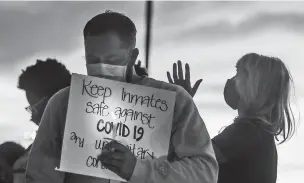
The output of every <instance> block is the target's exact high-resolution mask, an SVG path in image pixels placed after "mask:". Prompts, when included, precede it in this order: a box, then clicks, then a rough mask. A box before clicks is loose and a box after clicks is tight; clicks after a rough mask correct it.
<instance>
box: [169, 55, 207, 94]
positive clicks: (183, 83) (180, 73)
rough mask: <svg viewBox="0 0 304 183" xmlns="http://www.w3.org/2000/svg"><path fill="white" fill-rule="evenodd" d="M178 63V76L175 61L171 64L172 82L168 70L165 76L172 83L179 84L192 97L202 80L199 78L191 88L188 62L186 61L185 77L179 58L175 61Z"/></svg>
mask: <svg viewBox="0 0 304 183" xmlns="http://www.w3.org/2000/svg"><path fill="white" fill-rule="evenodd" d="M177 64H178V77H177V68H176V63H174V64H173V79H174V82H173V80H172V78H171V74H170V72H167V77H168V81H169V82H170V83H172V84H176V85H180V86H181V87H183V88H184V89H185V90H186V91H187V92H188V93H189V94H190V95H191V96H192V97H194V95H195V93H196V91H197V89H198V87H199V85H200V84H201V82H202V81H203V80H202V79H199V80H197V81H196V82H195V84H194V86H193V88H192V87H191V81H190V67H189V64H188V63H186V66H185V68H186V74H185V79H184V74H183V68H182V62H181V61H180V60H179V61H178V62H177Z"/></svg>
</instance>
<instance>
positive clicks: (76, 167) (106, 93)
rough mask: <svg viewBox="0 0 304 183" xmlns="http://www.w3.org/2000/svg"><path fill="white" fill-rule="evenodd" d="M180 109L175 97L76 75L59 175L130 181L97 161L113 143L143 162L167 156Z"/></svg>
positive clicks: (126, 84)
mask: <svg viewBox="0 0 304 183" xmlns="http://www.w3.org/2000/svg"><path fill="white" fill-rule="evenodd" d="M174 105H175V92H173V91H168V90H161V89H156V88H152V87H146V86H141V85H135V84H129V83H123V82H118V81H113V80H107V79H102V78H96V77H90V76H84V75H80V74H73V75H72V82H71V88H70V97H69V104H68V111H67V118H66V124H65V130H64V138H63V145H62V153H61V161H60V168H59V170H60V171H64V172H70V173H76V174H82V175H88V176H94V177H99V178H105V179H112V180H118V181H125V180H124V179H122V178H120V177H119V176H118V175H116V174H115V173H113V172H112V171H110V170H108V169H106V168H105V167H103V166H102V164H101V162H100V161H97V159H96V158H97V156H98V155H99V154H100V153H101V151H102V149H103V147H104V146H105V145H106V144H107V143H109V142H110V141H111V140H109V139H111V138H116V140H117V141H121V142H124V143H123V144H124V145H125V146H127V147H128V148H129V149H130V150H131V152H132V153H133V154H134V155H135V156H136V157H137V158H138V159H154V158H158V157H163V156H167V154H168V149H169V142H170V136H171V127H172V118H173V110H174ZM115 129H116V133H114V130H115ZM113 133H114V134H116V137H115V135H113Z"/></svg>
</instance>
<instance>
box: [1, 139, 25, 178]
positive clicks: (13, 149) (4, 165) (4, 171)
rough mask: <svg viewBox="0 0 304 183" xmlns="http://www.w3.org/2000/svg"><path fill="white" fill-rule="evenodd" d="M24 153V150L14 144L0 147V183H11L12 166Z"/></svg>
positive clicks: (5, 143)
mask: <svg viewBox="0 0 304 183" xmlns="http://www.w3.org/2000/svg"><path fill="white" fill-rule="evenodd" d="M24 153H25V148H24V147H22V146H21V145H20V144H17V143H15V142H4V143H3V144H1V145H0V183H13V165H14V163H15V161H16V160H17V159H18V158H19V157H20V156H22V155H23V154H24Z"/></svg>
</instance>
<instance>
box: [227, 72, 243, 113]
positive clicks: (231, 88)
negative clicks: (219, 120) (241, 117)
mask: <svg viewBox="0 0 304 183" xmlns="http://www.w3.org/2000/svg"><path fill="white" fill-rule="evenodd" d="M224 98H225V101H226V103H227V105H229V106H230V107H231V108H232V109H234V110H236V109H238V104H239V100H240V96H239V94H238V92H237V90H236V85H235V80H234V78H231V79H228V80H227V82H226V85H225V88H224Z"/></svg>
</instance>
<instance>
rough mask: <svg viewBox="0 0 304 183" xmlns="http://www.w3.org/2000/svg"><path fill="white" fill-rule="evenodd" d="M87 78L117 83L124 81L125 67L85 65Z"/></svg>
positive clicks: (100, 64)
mask: <svg viewBox="0 0 304 183" xmlns="http://www.w3.org/2000/svg"><path fill="white" fill-rule="evenodd" d="M86 66H87V72H88V75H89V76H96V77H104V78H107V79H113V80H118V81H126V77H127V65H110V64H104V63H96V64H87V65H86Z"/></svg>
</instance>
